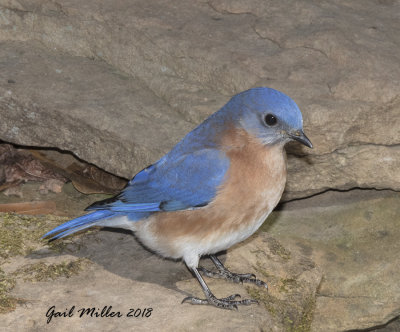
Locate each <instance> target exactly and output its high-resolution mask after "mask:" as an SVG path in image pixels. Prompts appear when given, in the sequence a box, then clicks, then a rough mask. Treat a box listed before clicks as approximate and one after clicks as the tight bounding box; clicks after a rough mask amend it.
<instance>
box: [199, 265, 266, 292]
mask: <svg viewBox="0 0 400 332" xmlns="http://www.w3.org/2000/svg"><path fill="white" fill-rule="evenodd" d="M198 270H199V271H200V272H201V273H203V274H204V275H205V276H207V277H210V278H222V279H226V280H228V281H231V282H235V283H251V284H254V285H256V286H259V287H264V288H266V289H268V285H267V283H266V282H264V281H262V280H260V279H257V277H256V275H255V274H254V273H233V272H231V271H229V270H226V269H225V270H218V271H217V272H214V271H210V270H207V269H205V268H204V267H199V268H198Z"/></svg>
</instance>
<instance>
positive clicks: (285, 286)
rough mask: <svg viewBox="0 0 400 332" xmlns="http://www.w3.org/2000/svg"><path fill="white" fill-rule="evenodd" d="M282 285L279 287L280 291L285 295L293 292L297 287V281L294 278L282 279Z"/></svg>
mask: <svg viewBox="0 0 400 332" xmlns="http://www.w3.org/2000/svg"><path fill="white" fill-rule="evenodd" d="M280 284H281V285H280V287H279V291H280V292H285V293H287V292H289V291H291V290H292V289H293V288H295V287H296V286H297V282H296V279H293V278H286V279H281V280H280Z"/></svg>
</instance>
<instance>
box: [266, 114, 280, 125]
mask: <svg viewBox="0 0 400 332" xmlns="http://www.w3.org/2000/svg"><path fill="white" fill-rule="evenodd" d="M264 120H265V123H266V124H267V125H268V126H275V125H276V124H277V122H278V119H277V118H276V116H275V115H272V114H267V115H266V116H265V118H264Z"/></svg>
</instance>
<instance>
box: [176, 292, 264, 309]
mask: <svg viewBox="0 0 400 332" xmlns="http://www.w3.org/2000/svg"><path fill="white" fill-rule="evenodd" d="M237 297H241V296H240V294H233V295H230V296H228V297H224V298H222V299H217V298H216V297H215V296H213V295H211V296H210V297H209V298H208V299H199V298H197V297H193V296H188V297H185V298H184V299H183V301H182V303H184V302H190V303H191V304H210V305H213V306H215V307H218V308H222V309H229V310H234V309H235V310H238V307H237V306H238V305H251V304H258V301H257V300H253V299H244V300H238V301H236V300H235V298H237Z"/></svg>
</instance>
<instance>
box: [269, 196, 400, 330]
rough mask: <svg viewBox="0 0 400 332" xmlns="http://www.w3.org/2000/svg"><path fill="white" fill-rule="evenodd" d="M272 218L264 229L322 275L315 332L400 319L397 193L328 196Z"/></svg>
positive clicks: (399, 211) (285, 209) (399, 202)
mask: <svg viewBox="0 0 400 332" xmlns="http://www.w3.org/2000/svg"><path fill="white" fill-rule="evenodd" d="M271 217H272V218H271V219H272V220H271V221H270V223H268V221H267V223H265V224H264V225H263V230H266V231H268V233H269V235H270V236H273V237H275V238H277V239H279V241H280V242H281V243H282V244H283V246H284V247H288V246H290V244H292V245H293V244H296V245H297V246H300V247H301V248H302V252H303V254H306V255H308V256H309V258H310V259H312V260H313V261H315V263H316V264H317V265H318V266H319V267H320V268H321V270H322V271H323V274H324V277H323V280H322V282H321V285H320V286H319V289H318V294H317V298H316V307H315V311H314V320H313V323H312V331H347V330H364V329H369V328H371V329H372V328H373V327H374V326H376V327H379V326H384V325H385V324H386V323H388V322H389V321H391V320H392V319H395V318H398V317H399V316H400V284H399V283H398V281H397V276H398V275H399V273H400V259H399V256H398V252H399V250H400V244H399V240H398V239H399V236H400V228H399V221H400V195H399V194H398V193H393V192H375V193H374V192H369V191H367V192H365V191H351V192H348V193H327V194H324V195H321V196H318V197H314V198H311V199H307V200H306V201H302V200H301V201H298V202H293V203H289V204H287V205H285V206H284V207H283V210H282V211H278V212H275V213H274V215H272V216H271ZM398 324H399V322H397V323H393V325H395V326H398ZM387 328H388V331H391V330H390V324H389V326H388V327H387ZM394 330H396V329H394ZM379 331H381V330H379Z"/></svg>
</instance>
